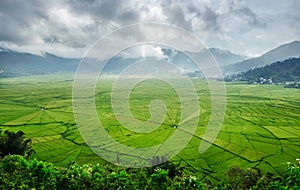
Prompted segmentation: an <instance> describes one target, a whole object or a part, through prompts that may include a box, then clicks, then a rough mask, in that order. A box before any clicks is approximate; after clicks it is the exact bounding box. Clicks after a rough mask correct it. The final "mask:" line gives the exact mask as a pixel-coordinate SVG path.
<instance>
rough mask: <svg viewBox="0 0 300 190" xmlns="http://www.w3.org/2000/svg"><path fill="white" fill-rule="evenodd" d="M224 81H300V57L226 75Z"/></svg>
mask: <svg viewBox="0 0 300 190" xmlns="http://www.w3.org/2000/svg"><path fill="white" fill-rule="evenodd" d="M225 81H246V82H248V83H258V84H266V83H269V84H273V83H275V84H278V83H285V82H290V83H293V82H299V81H300V58H290V59H286V60H284V61H279V62H275V63H272V64H270V65H266V66H264V67H260V68H254V69H250V70H249V71H246V72H243V73H240V74H237V75H232V76H227V77H225Z"/></svg>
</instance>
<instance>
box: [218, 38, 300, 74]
mask: <svg viewBox="0 0 300 190" xmlns="http://www.w3.org/2000/svg"><path fill="white" fill-rule="evenodd" d="M299 56H300V41H293V42H291V43H288V44H284V45H281V46H279V47H277V48H275V49H273V50H270V51H268V52H267V53H265V54H263V55H262V56H260V57H256V58H252V59H247V60H245V61H242V62H238V63H235V64H233V65H228V66H225V67H223V68H222V70H223V72H224V73H225V74H230V73H239V72H243V71H247V70H249V69H252V68H255V67H262V66H265V65H268V64H271V63H273V62H276V61H282V60H285V59H288V58H292V57H299Z"/></svg>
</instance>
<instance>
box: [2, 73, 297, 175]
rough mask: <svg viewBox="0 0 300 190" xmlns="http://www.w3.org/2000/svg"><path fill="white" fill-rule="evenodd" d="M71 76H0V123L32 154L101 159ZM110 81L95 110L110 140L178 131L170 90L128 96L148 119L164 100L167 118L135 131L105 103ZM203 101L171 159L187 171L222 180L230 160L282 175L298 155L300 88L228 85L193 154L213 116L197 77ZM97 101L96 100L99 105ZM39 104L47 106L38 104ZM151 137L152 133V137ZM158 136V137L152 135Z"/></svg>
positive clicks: (152, 85) (162, 87)
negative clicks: (214, 123) (190, 132)
mask: <svg viewBox="0 0 300 190" xmlns="http://www.w3.org/2000/svg"><path fill="white" fill-rule="evenodd" d="M71 79H72V76H70V75H69V76H62V75H50V76H36V77H22V78H21V77H20V78H14V79H0V125H1V127H2V128H8V129H10V130H14V131H16V130H23V131H24V132H25V133H26V135H27V136H28V137H30V138H32V140H33V147H34V149H35V150H36V154H34V155H33V157H36V158H38V159H41V160H46V161H50V162H53V163H55V164H57V165H66V164H68V163H69V162H71V161H74V160H75V161H76V162H78V163H97V162H100V163H103V162H104V161H103V160H102V159H101V158H99V157H98V156H97V155H95V154H94V153H93V152H92V151H91V150H90V149H89V148H88V147H87V146H86V145H85V144H84V141H83V139H82V138H81V136H80V134H79V132H78V130H77V128H76V124H75V121H74V116H73V113H72V107H71V106H72V99H71V98H72V94H71V93H72V81H70V80H71ZM111 82H112V80H110V79H106V81H105V82H104V83H101V84H99V85H98V87H97V90H96V95H97V96H96V102H98V103H99V104H97V111H98V113H99V117H100V118H101V119H102V121H104V124H105V126H106V128H107V129H108V130H109V133H110V135H111V136H112V137H114V138H115V139H117V140H118V141H120V142H122V143H124V144H126V145H130V146H134V147H150V146H153V145H155V144H159V143H161V142H163V141H164V139H166V138H168V137H169V135H170V134H172V133H173V132H174V130H175V129H173V128H171V127H170V126H172V125H173V124H176V122H177V120H178V115H179V114H180V113H179V111H178V110H179V107H180V105H179V99H178V97H177V96H176V93H175V92H174V90H173V89H172V88H170V87H169V86H168V85H166V84H165V83H161V82H159V81H155V80H154V81H148V82H145V83H141V84H139V85H137V86H136V87H135V88H134V89H133V91H132V93H131V98H132V101H131V102H130V106H131V111H132V114H133V115H134V116H136V117H137V118H139V119H144V120H146V119H147V118H149V117H150V115H149V111H148V104H149V102H150V101H151V100H152V99H153V98H161V99H162V100H163V101H164V102H165V104H166V106H167V108H168V114H169V117H167V118H166V120H165V121H164V124H163V125H162V126H161V127H160V128H158V129H157V130H156V131H154V132H152V133H149V134H136V133H133V132H131V131H129V130H127V129H125V128H123V127H122V126H120V125H119V123H118V121H117V120H116V119H115V117H114V115H113V113H112V109H111V104H110V95H111V94H110V89H111ZM194 84H196V87H197V91H198V94H199V99H200V107H201V116H200V121H199V125H198V129H197V131H196V133H195V135H194V137H193V138H192V140H191V141H190V143H189V144H188V145H187V146H186V148H185V149H184V150H183V151H181V152H180V153H179V154H178V155H177V156H175V157H174V158H173V160H174V161H179V160H182V164H183V165H186V167H187V168H188V170H189V171H191V172H197V171H199V175H200V173H205V174H210V175H211V176H212V177H217V178H220V177H223V176H220V174H223V173H225V171H226V170H227V169H228V168H229V167H230V166H232V165H238V166H241V167H256V166H258V167H260V168H261V169H263V170H264V171H271V172H279V173H280V172H281V171H282V170H283V169H284V168H285V165H284V164H283V163H285V162H287V161H293V160H295V158H298V157H299V155H300V120H299V116H300V104H299V102H300V91H299V90H298V89H285V88H283V87H281V86H271V85H264V86H254V85H245V84H227V86H226V88H227V112H226V115H225V121H224V123H223V127H222V130H221V132H220V134H219V136H218V138H217V140H216V141H215V144H214V145H213V146H212V147H211V148H209V149H208V151H206V152H205V153H203V154H200V153H199V152H198V148H199V144H200V142H201V137H202V136H203V134H204V131H205V126H206V125H207V123H208V120H209V115H210V109H209V108H210V98H209V90H208V87H207V85H206V83H205V82H204V81H194ZM100 102H101V103H100ZM41 108H44V109H41ZM154 137H155V138H154ZM153 139H155V140H153Z"/></svg>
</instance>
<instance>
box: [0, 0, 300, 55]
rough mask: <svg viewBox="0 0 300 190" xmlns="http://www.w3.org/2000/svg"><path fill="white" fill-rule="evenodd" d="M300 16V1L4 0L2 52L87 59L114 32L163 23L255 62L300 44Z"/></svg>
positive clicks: (0, 12) (0, 35)
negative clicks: (278, 49) (284, 46)
mask: <svg viewBox="0 0 300 190" xmlns="http://www.w3.org/2000/svg"><path fill="white" fill-rule="evenodd" d="M299 10H300V1H299V0H285V1H282V0H263V1H262V0H211V1H209V0H188V1H183V0H161V1H158V0H86V1H83V0H82V1H80V0H52V1H45V0H30V1H21V0H1V1H0V25H1V27H0V47H2V48H7V49H12V50H15V51H20V52H29V53H34V54H43V53H44V52H49V53H53V54H56V55H58V56H62V57H82V56H83V55H84V54H85V52H86V51H87V50H88V49H89V47H91V45H93V44H94V43H95V42H96V41H97V40H98V39H99V38H102V37H103V36H105V35H107V34H108V33H110V32H112V31H115V30H117V29H120V28H122V27H124V26H127V25H130V24H135V23H142V22H157V23H164V24H169V25H173V26H176V27H181V28H184V29H185V30H187V31H189V32H190V33H192V34H193V35H195V36H196V37H197V38H198V39H200V40H201V42H202V43H203V44H204V45H205V46H206V47H209V48H212V47H214V48H220V49H225V50H229V51H231V52H233V53H237V54H242V55H246V56H250V57H254V56H259V55H261V54H263V53H265V52H267V51H268V50H270V49H273V48H275V47H277V46H279V45H281V44H284V43H289V42H291V41H294V40H300V32H299V31H300V14H299ZM149 51H150V50H149Z"/></svg>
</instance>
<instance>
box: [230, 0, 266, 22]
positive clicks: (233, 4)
mask: <svg viewBox="0 0 300 190" xmlns="http://www.w3.org/2000/svg"><path fill="white" fill-rule="evenodd" d="M229 7H230V10H229V11H230V12H231V13H235V14H237V16H240V17H242V18H243V19H245V20H246V21H247V23H248V24H249V25H250V26H252V27H263V26H265V23H264V21H263V19H262V18H260V17H259V16H258V15H257V14H255V13H254V12H253V11H252V10H251V9H250V8H249V7H247V6H246V4H245V3H243V1H240V0H233V1H230V2H229Z"/></svg>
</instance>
